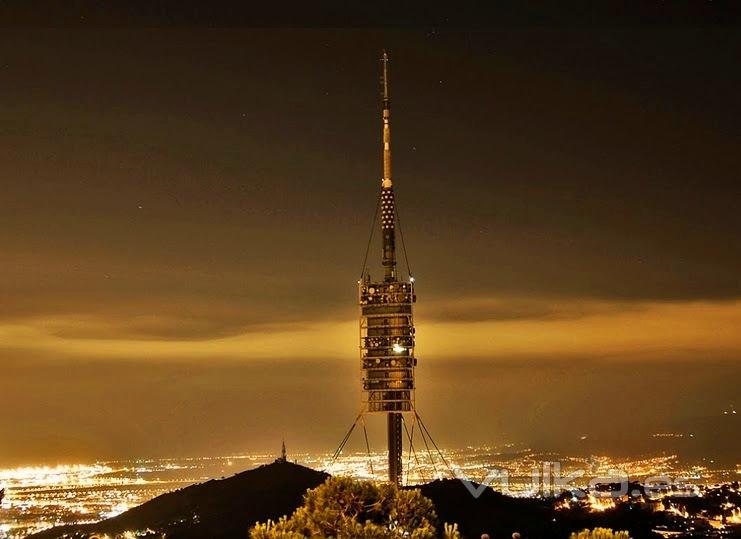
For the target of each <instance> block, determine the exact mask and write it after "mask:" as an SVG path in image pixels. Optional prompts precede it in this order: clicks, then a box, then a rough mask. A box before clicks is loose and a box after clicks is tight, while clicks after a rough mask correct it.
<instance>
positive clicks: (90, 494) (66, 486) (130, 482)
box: [0, 444, 741, 539]
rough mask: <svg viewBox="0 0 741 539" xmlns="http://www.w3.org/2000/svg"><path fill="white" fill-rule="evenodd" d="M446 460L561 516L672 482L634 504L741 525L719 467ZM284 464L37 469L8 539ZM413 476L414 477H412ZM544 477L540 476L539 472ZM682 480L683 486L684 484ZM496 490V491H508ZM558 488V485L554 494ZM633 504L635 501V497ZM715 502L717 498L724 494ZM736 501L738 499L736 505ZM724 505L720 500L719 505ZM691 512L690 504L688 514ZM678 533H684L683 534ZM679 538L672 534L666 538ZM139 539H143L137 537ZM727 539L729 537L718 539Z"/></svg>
mask: <svg viewBox="0 0 741 539" xmlns="http://www.w3.org/2000/svg"><path fill="white" fill-rule="evenodd" d="M442 453H443V456H444V457H445V460H446V461H447V462H448V463H449V464H450V466H451V467H453V468H454V469H455V472H454V473H455V474H459V475H460V476H461V477H466V478H468V479H470V480H471V481H473V482H475V483H487V482H488V481H487V476H488V475H489V474H490V472H491V471H492V470H503V471H506V474H507V475H508V481H509V483H508V485H507V489H508V490H507V493H508V494H509V495H512V496H518V497H525V496H528V497H544V496H551V495H553V496H557V497H558V496H561V501H560V502H559V504H560V505H559V507H561V508H563V509H564V510H568V509H570V508H572V507H573V506H575V505H579V506H580V507H583V508H585V509H586V510H588V511H605V510H608V509H611V508H614V507H615V506H616V504H619V503H621V499H622V500H623V501H625V500H626V499H627V497H624V498H620V499H618V498H615V497H605V496H603V495H601V493H600V492H598V491H596V490H594V489H591V488H590V487H589V481H590V480H592V479H594V478H609V477H616V476H621V475H622V476H624V477H627V478H628V479H629V481H630V482H631V484H633V483H634V482H635V483H638V484H641V485H644V484H645V483H644V482H645V481H647V480H648V479H649V478H652V477H653V478H655V477H666V478H669V479H670V483H666V484H663V485H661V486H660V488H658V489H655V490H653V491H651V494H650V495H649V494H647V493H644V491H643V490H642V491H641V495H640V496H638V497H637V498H636V499H634V500H632V501H631V503H644V504H645V503H650V504H652V505H651V507H652V508H654V510H657V511H667V512H670V513H673V514H674V515H676V516H677V518H678V519H680V521H684V520H686V521H687V522H688V524H687V525H688V526H690V525H692V524H691V523H692V522H695V521H696V520H697V519H698V518H699V519H701V520H704V521H705V524H706V525H708V526H711V527H712V528H713V529H716V530H720V531H722V530H723V529H725V528H726V527H735V526H737V525H741V507H740V506H739V504H738V503H737V502H735V501H734V499H737V498H738V496H741V493H740V492H739V487H738V481H739V480H740V479H741V464H737V465H736V466H735V467H734V468H721V467H714V466H713V465H711V464H705V463H692V462H685V461H683V459H682V458H681V457H680V456H678V455H656V456H650V457H649V456H647V457H644V458H634V459H625V458H610V457H607V456H589V455H587V456H574V455H559V454H556V453H542V452H537V451H533V450H531V449H528V448H526V447H520V446H516V445H511V444H510V445H503V446H491V447H486V446H483V447H469V448H465V449H458V450H444V451H443V452H442ZM277 455H278V452H277V451H276V454H242V455H228V456H216V457H208V456H203V457H189V458H161V459H134V460H120V461H104V462H96V463H88V464H74V465H58V466H34V467H20V468H8V469H2V470H0V488H5V497H4V500H3V502H2V506H1V507H2V510H1V511H0V538H1V539H20V538H22V537H25V536H27V535H28V534H30V533H34V532H37V531H40V530H43V529H46V528H50V527H53V526H59V525H63V524H82V523H89V522H96V521H99V520H101V519H105V518H110V517H113V516H116V515H118V514H120V513H123V512H124V511H126V510H128V509H130V508H132V507H135V506H137V505H140V504H142V503H144V502H146V501H147V500H150V499H152V498H154V497H156V496H159V495H160V494H164V493H165V492H169V491H172V490H174V489H178V488H182V487H185V486H187V485H190V484H193V483H198V482H203V481H206V480H209V479H214V478H221V477H228V476H231V475H233V474H235V473H239V472H241V471H243V470H247V469H251V468H254V467H256V466H259V465H262V464H266V463H269V462H272V461H273V460H275V458H276V457H277ZM288 459H289V460H291V461H296V462H298V463H300V464H303V465H305V466H308V467H310V468H314V469H319V470H326V471H327V472H329V473H331V474H333V475H345V474H347V475H353V476H355V477H359V478H369V479H378V480H383V479H384V478H385V477H386V474H387V469H386V468H385V466H386V465H387V462H388V460H387V455H386V453H385V452H383V451H381V452H371V453H370V454H368V453H366V452H362V453H361V452H350V453H347V454H343V455H341V456H340V457H339V458H338V459H337V460H335V461H334V462H333V461H332V455H331V454H329V453H316V454H312V453H298V454H292V453H290V449H289V454H288ZM404 460H405V469H406V470H408V473H407V474H405V476H404V484H419V483H423V482H429V481H432V480H434V479H436V478H443V477H450V476H451V472H450V471H449V470H448V469H447V468H446V465H445V463H444V462H443V461H442V460H441V459H440V457H439V456H438V457H437V458H432V459H431V458H430V455H429V454H426V453H425V454H424V455H423V454H422V453H418V454H417V455H416V457H415V456H414V455H407V454H406V453H405V455H404ZM407 466H408V468H407ZM556 466H557V467H559V468H560V473H561V474H562V475H567V474H571V473H573V472H575V471H577V470H583V471H585V472H586V473H585V474H584V475H583V476H579V477H575V478H574V479H573V480H572V481H570V482H569V486H570V487H573V488H576V489H584V492H585V494H586V496H585V497H583V498H582V499H577V498H575V497H570V496H568V495H567V496H566V497H564V496H563V495H564V493H563V492H558V491H557V490H558V489H555V488H554V489H553V490H552V491H550V492H545V493H544V492H543V490H542V487H543V486H544V485H542V484H541V485H538V483H539V482H544V481H545V480H546V477H545V475H546V474H545V470H549V471H551V470H553V469H554V467H556ZM534 470H536V471H538V473H537V476H534V475H533V471H534ZM680 478H681V479H680ZM501 486H502V485H501V484H498V483H497V481H493V482H491V487H492V488H493V489H495V490H502V488H501ZM551 486H553V483H552V484H551ZM717 489H722V493H723V496H724V500H725V501H723V502H722V503H721V504H720V505H719V506H718V509H719V510H718V514H710V513H709V512H708V511H707V510H704V511H703V512H698V513H697V514H690V512H688V509H687V507H685V506H683V505H680V504H677V503H674V502H667V503H665V501H662V499H663V498H665V497H667V496H671V497H672V499H673V500H676V496H677V495H685V496H688V500H689V499H695V498H703V497H706V498H707V497H710V493H711V492H716V490H717ZM629 494H633V496H634V497H635V495H636V493H634V492H633V493H629ZM716 494H717V493H716ZM734 496H735V498H733V497H734ZM716 497H717V496H716ZM688 505H691V504H688ZM675 531H676V530H675ZM672 534H673V535H675V536H676V533H674V532H672V533H669V534H668V535H667V537H668V536H670V535H672ZM133 536H135V535H133ZM719 536H722V535H719Z"/></svg>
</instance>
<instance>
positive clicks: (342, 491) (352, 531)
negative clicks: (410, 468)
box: [250, 477, 460, 539]
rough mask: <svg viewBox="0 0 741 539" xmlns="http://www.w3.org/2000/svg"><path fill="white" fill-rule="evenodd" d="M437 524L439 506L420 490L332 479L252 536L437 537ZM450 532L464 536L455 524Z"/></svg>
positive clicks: (254, 538) (288, 538)
mask: <svg viewBox="0 0 741 539" xmlns="http://www.w3.org/2000/svg"><path fill="white" fill-rule="evenodd" d="M436 525H437V515H436V514H435V508H434V506H433V504H432V502H431V501H430V500H429V499H427V498H425V497H424V496H422V493H421V492H420V491H419V490H416V489H410V490H402V489H399V488H398V487H397V486H396V485H391V484H388V483H381V484H376V483H372V482H369V481H355V480H352V479H349V478H343V477H331V478H329V479H327V480H326V481H325V482H324V483H323V484H322V485H320V486H318V487H317V488H315V489H312V490H309V491H307V493H306V494H305V496H304V503H303V505H302V506H301V507H299V508H298V509H296V510H295V511H294V512H293V514H292V515H291V516H290V517H283V518H281V519H280V520H279V521H278V522H272V521H268V522H265V523H257V524H256V525H255V526H254V527H253V528H252V529H251V530H250V538H251V539H299V538H303V537H326V538H340V537H358V538H361V537H362V538H367V539H387V538H397V537H406V538H411V539H434V538H435V537H437V536H438V534H437V530H436ZM445 530H446V536H447V537H449V538H450V539H457V538H459V537H460V536H459V534H458V532H457V528H456V527H454V526H446V527H445Z"/></svg>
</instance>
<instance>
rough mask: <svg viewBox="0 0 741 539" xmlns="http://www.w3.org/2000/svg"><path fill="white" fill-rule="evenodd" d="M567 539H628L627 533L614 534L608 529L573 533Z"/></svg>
mask: <svg viewBox="0 0 741 539" xmlns="http://www.w3.org/2000/svg"><path fill="white" fill-rule="evenodd" d="M569 539H630V536H629V535H628V532H615V531H612V530H611V529H610V528H594V529H593V530H582V531H580V532H578V533H577V532H574V533H572V534H571V536H570V538H569Z"/></svg>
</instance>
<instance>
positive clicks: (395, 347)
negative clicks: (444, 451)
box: [358, 51, 417, 484]
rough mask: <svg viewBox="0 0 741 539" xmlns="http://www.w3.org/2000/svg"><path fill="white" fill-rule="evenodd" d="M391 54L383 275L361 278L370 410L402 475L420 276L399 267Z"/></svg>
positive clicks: (391, 463) (395, 475)
mask: <svg viewBox="0 0 741 539" xmlns="http://www.w3.org/2000/svg"><path fill="white" fill-rule="evenodd" d="M388 61H389V59H388V55H387V54H386V52H385V51H384V53H383V56H382V58H381V83H382V96H383V99H382V120H383V132H382V133H383V137H382V142H383V153H382V155H383V177H382V178H381V192H380V194H379V196H380V199H379V204H378V211H379V215H377V218H378V217H380V226H381V241H382V264H383V268H384V278H383V281H380V282H379V281H372V280H371V276H370V274H369V273H367V272H366V270H365V268H363V275H362V277H361V279H360V281H359V282H358V303H359V304H360V360H361V369H362V373H363V403H362V404H363V407H364V411H365V413H371V414H385V415H386V416H387V422H388V467H389V481H390V482H392V483H396V484H399V483H400V482H401V476H402V428H403V424H402V421H403V417H402V414H403V413H404V412H413V411H414V367H415V366H416V364H417V360H416V359H415V357H414V321H413V318H412V304H413V303H414V302H415V300H416V297H415V294H414V278H413V277H411V275H409V278H408V279H407V280H401V279H400V277H399V275H398V274H397V268H396V222H397V212H396V207H395V203H394V186H393V181H392V179H391V98H390V94H389V77H388Z"/></svg>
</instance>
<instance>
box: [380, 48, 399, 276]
mask: <svg viewBox="0 0 741 539" xmlns="http://www.w3.org/2000/svg"><path fill="white" fill-rule="evenodd" d="M388 64H389V57H388V54H386V51H383V56H381V85H382V87H383V88H382V96H383V100H382V105H383V108H382V118H383V133H382V140H383V178H381V236H382V238H383V267H384V269H385V273H386V275H385V276H386V280H387V281H393V280H394V279H395V278H396V234H395V231H394V225H395V221H396V219H395V217H396V207H395V206H394V188H393V183H392V181H391V97H390V94H389V72H388Z"/></svg>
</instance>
